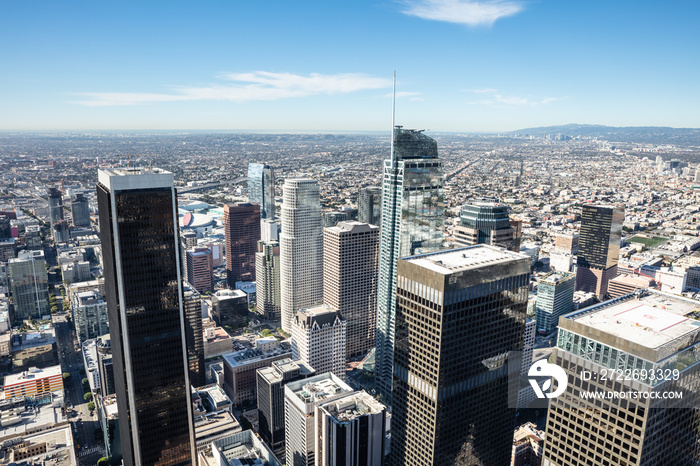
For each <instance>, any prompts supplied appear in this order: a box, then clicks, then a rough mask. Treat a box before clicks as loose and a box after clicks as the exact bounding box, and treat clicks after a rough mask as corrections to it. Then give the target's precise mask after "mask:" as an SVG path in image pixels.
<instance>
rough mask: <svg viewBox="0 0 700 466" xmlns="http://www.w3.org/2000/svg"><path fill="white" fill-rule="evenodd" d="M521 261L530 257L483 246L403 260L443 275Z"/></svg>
mask: <svg viewBox="0 0 700 466" xmlns="http://www.w3.org/2000/svg"><path fill="white" fill-rule="evenodd" d="M523 259H526V260H527V261H528V263H529V262H530V261H531V259H530V257H529V256H526V255H524V254H519V253H517V252H512V251H508V250H506V249H503V248H499V247H495V246H489V245H485V244H477V245H475V246H468V247H466V248H461V249H451V250H447V251H440V252H434V253H430V254H421V255H419V256H411V257H404V258H403V260H405V261H408V262H412V263H414V264H416V265H420V266H421V267H424V268H426V269H429V270H432V271H434V272H438V273H442V274H445V275H449V274H451V273H454V272H461V271H464V270H469V269H477V268H479V267H483V266H486V265H493V264H502V263H507V262H511V261H515V260H523Z"/></svg>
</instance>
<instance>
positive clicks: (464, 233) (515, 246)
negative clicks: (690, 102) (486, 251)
mask: <svg viewBox="0 0 700 466" xmlns="http://www.w3.org/2000/svg"><path fill="white" fill-rule="evenodd" d="M508 211H509V208H508V206H506V205H500V204H497V203H495V202H483V201H478V202H474V203H472V204H468V205H466V206H464V208H463V209H462V213H461V215H460V222H459V223H460V224H459V226H458V227H457V228H455V240H456V243H457V244H458V245H460V246H473V245H475V244H490V245H492V246H500V247H503V248H506V249H509V250H511V251H515V252H518V251H519V249H520V238H518V237H516V230H515V228H513V227H512V226H511V221H510V216H509V212H508Z"/></svg>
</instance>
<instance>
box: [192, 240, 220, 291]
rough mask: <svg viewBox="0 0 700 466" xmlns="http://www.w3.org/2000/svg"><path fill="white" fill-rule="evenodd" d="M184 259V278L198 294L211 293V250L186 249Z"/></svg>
mask: <svg viewBox="0 0 700 466" xmlns="http://www.w3.org/2000/svg"><path fill="white" fill-rule="evenodd" d="M185 259H186V267H185V278H186V279H187V281H188V282H189V283H190V284H191V285H192V286H193V287H194V288H195V289H196V290H197V291H199V292H200V293H206V292H207V291H211V289H212V277H213V275H214V264H213V262H212V254H211V249H209V248H192V249H188V250H187V251H186V252H185Z"/></svg>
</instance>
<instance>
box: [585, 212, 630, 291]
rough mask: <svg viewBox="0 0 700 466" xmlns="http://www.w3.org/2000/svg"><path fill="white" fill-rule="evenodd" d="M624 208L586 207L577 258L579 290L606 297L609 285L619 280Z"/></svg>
mask: <svg viewBox="0 0 700 466" xmlns="http://www.w3.org/2000/svg"><path fill="white" fill-rule="evenodd" d="M624 221H625V210H624V207H622V206H605V205H584V206H583V207H582V208H581V232H580V235H579V243H578V256H577V257H576V265H577V268H576V290H577V291H587V292H591V293H595V294H596V296H598V297H599V298H604V297H607V295H608V282H609V281H610V280H612V279H613V278H615V277H616V276H617V262H618V259H619V255H620V239H621V236H622V224H623V222H624Z"/></svg>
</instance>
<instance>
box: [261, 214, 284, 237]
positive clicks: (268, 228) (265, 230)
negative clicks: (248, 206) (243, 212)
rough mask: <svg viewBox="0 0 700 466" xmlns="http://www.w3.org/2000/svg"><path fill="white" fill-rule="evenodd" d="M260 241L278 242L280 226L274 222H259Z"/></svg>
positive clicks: (265, 220) (266, 220)
mask: <svg viewBox="0 0 700 466" xmlns="http://www.w3.org/2000/svg"><path fill="white" fill-rule="evenodd" d="M260 239H261V240H262V241H279V239H280V224H279V223H277V222H275V221H274V220H268V219H264V220H260Z"/></svg>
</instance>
